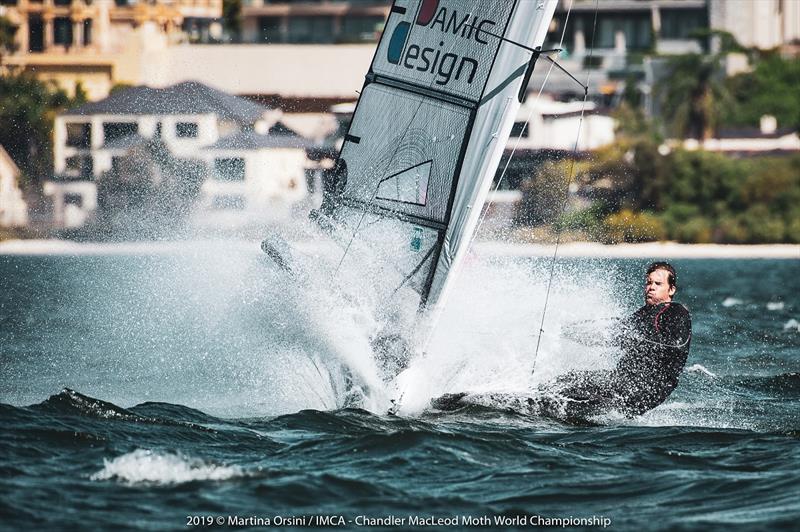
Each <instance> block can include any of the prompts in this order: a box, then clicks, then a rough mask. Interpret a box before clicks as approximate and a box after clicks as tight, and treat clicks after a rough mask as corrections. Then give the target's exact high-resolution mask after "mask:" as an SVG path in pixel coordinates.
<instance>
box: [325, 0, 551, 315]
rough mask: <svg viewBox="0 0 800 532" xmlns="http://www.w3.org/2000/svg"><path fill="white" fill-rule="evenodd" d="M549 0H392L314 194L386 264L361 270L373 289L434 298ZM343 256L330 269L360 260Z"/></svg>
mask: <svg viewBox="0 0 800 532" xmlns="http://www.w3.org/2000/svg"><path fill="white" fill-rule="evenodd" d="M556 3H557V0H492V1H481V0H396V1H395V2H394V5H393V6H392V8H391V14H390V16H389V18H388V20H387V22H386V26H385V30H384V34H383V37H382V38H381V40H380V43H379V44H378V48H377V51H376V53H375V57H374V59H373V62H372V66H371V68H370V71H369V73H368V74H367V77H366V82H365V84H364V87H363V90H362V91H361V96H360V98H359V101H358V104H357V106H356V109H355V112H354V115H353V120H352V123H351V125H350V129H349V131H348V133H347V135H346V137H345V141H344V145H343V147H342V150H341V153H340V156H339V160H338V162H337V167H336V168H337V171H336V172H335V175H334V176H333V179H331V180H330V181H332V184H329V186H328V191H327V194H326V198H325V203H324V206H325V209H324V210H326V211H327V212H328V214H331V215H332V216H333V217H334V218H335V219H336V220H338V221H339V222H341V223H342V224H344V227H345V228H346V230H345V231H344V233H349V234H350V235H351V237H350V239H351V242H350V243H351V244H352V243H353V242H356V243H357V244H355V245H356V247H359V246H360V248H361V249H364V248H366V249H374V250H378V251H377V253H378V255H379V256H380V260H379V261H378V263H380V262H388V263H390V266H387V265H386V264H383V265H381V266H380V267H376V268H374V269H375V270H376V271H375V272H373V276H374V277H373V279H378V278H379V279H380V281H379V282H380V283H382V284H384V285H385V286H386V293H385V294H384V295H385V296H387V297H388V296H389V295H391V294H394V293H396V292H397V291H398V290H399V289H400V288H411V289H413V290H414V291H415V292H416V293H417V294H418V295H419V301H420V304H421V305H422V306H425V307H428V308H430V307H440V306H441V303H443V301H444V298H445V297H446V294H447V292H448V289H449V287H450V284H451V280H452V278H453V274H454V273H455V272H456V271H457V270H458V269H459V267H460V266H461V264H462V262H463V259H464V255H465V254H466V251H467V248H468V246H469V242H470V240H471V238H472V236H473V234H474V232H475V230H476V227H477V225H478V221H479V218H480V213H481V209H482V207H483V204H484V201H485V199H486V196H487V194H488V191H489V188H490V187H491V183H492V180H493V177H494V175H495V173H496V171H497V166H498V163H499V161H500V157H501V155H502V153H503V149H504V147H505V145H506V142H507V140H508V137H509V134H510V131H511V126H512V124H513V121H514V118H515V116H516V113H517V109H518V108H519V105H520V98H519V95H520V93H521V92H522V93H524V87H523V90H522V91H521V90H520V88H521V87H522V85H523V84H524V83H527V77H526V74H528V75H529V74H530V72H529V66H532V62H531V59H532V56H533V53H532V52H531V51H530V50H529V49H526V47H527V48H535V47H539V46H541V45H542V43H543V41H544V38H545V36H546V34H547V30H548V27H549V24H550V21H551V19H552V17H553V12H554V10H555V7H556ZM520 45H521V46H520ZM348 249H350V248H348ZM354 249H355V248H354ZM351 254H352V256H348V255H347V254H346V255H345V257H344V259H343V261H342V264H341V267H342V268H344V269H348V268H354V269H359V270H362V269H363V268H364V265H363V264H357V262H358V260H359V259H358V254H357V253H355V252H352V253H351ZM359 275H364V276H366V277H369V275H370V274H369V272H363V271H360V272H359ZM376 282H377V281H376Z"/></svg>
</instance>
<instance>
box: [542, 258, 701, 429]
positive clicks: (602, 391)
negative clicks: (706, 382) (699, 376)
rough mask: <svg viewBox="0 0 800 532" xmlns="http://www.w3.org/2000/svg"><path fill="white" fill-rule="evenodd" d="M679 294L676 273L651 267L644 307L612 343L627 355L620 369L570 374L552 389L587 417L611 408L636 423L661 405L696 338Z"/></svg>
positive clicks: (665, 266)
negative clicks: (678, 296)
mask: <svg viewBox="0 0 800 532" xmlns="http://www.w3.org/2000/svg"><path fill="white" fill-rule="evenodd" d="M676 290H677V274H676V273H675V268H673V267H672V266H671V265H670V264H669V263H666V262H654V263H652V264H651V265H650V266H649V267H648V268H647V278H646V282H645V291H644V300H645V304H644V306H643V307H642V308H640V309H639V310H637V311H636V312H634V313H633V314H632V315H631V316H629V317H628V318H626V319H624V320H622V322H621V324H620V327H619V329H618V330H617V331H615V333H616V334H615V340H614V343H615V344H616V345H617V346H619V347H620V348H621V349H622V353H623V354H622V358H620V360H619V362H618V363H617V367H616V368H615V369H613V370H611V371H585V372H572V373H568V374H567V375H564V376H562V377H560V378H559V379H557V380H556V381H555V383H553V385H552V386H549V387H548V388H550V389H551V390H553V391H554V392H555V393H557V394H559V395H560V396H562V397H565V398H567V399H571V400H572V401H573V402H574V404H573V407H574V408H576V409H577V410H578V411H581V410H582V411H584V412H586V413H588V414H591V412H592V411H602V410H606V409H610V408H613V409H616V410H619V411H621V412H623V413H624V414H625V415H627V416H629V417H632V416H637V415H640V414H643V413H645V412H647V411H648V410H651V409H653V408H655V407H656V406H658V405H660V404H661V403H663V402H664V401H665V400H666V399H667V397H669V395H670V394H671V393H672V391H673V390H674V389H675V387H676V386H677V385H678V377H679V376H680V374H681V372H682V371H683V367H684V365H685V364H686V358H687V357H688V355H689V344H690V341H691V337H692V319H691V316H690V315H689V311H688V310H687V309H686V307H684V306H683V305H681V304H680V303H676V302H674V301H673V300H672V297H673V296H674V295H675V291H676Z"/></svg>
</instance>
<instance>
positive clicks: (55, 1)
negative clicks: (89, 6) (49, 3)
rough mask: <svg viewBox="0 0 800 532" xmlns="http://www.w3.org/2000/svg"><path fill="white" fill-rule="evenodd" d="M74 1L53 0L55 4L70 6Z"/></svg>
mask: <svg viewBox="0 0 800 532" xmlns="http://www.w3.org/2000/svg"><path fill="white" fill-rule="evenodd" d="M71 3H72V0H53V4H55V5H57V6H68V5H70V4H71Z"/></svg>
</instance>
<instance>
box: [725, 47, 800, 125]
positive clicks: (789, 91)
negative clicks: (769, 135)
mask: <svg viewBox="0 0 800 532" xmlns="http://www.w3.org/2000/svg"><path fill="white" fill-rule="evenodd" d="M726 85H727V88H728V91H729V92H730V93H731V96H732V99H733V101H734V102H735V103H734V105H731V106H729V107H727V108H726V109H725V112H724V113H723V116H722V119H723V121H724V123H725V124H728V125H734V126H756V125H758V123H759V119H760V118H761V116H762V115H766V114H769V115H773V116H775V117H776V118H777V119H778V123H779V124H780V125H781V126H784V127H795V128H800V91H798V86H800V58H792V59H784V58H783V57H781V56H780V55H779V54H777V53H766V54H764V55H762V56H761V57H758V58H756V59H755V68H754V69H753V71H752V72H748V73H743V74H738V75H736V76H732V77H731V78H729V79H728V80H727V81H726Z"/></svg>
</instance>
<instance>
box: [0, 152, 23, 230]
mask: <svg viewBox="0 0 800 532" xmlns="http://www.w3.org/2000/svg"><path fill="white" fill-rule="evenodd" d="M25 225H28V206H27V205H26V203H25V200H24V199H23V198H22V190H21V189H20V188H19V168H18V167H17V165H16V164H14V161H13V160H12V159H11V157H10V156H9V155H8V152H6V150H5V149H4V148H3V147H2V146H0V227H20V226H25Z"/></svg>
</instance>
